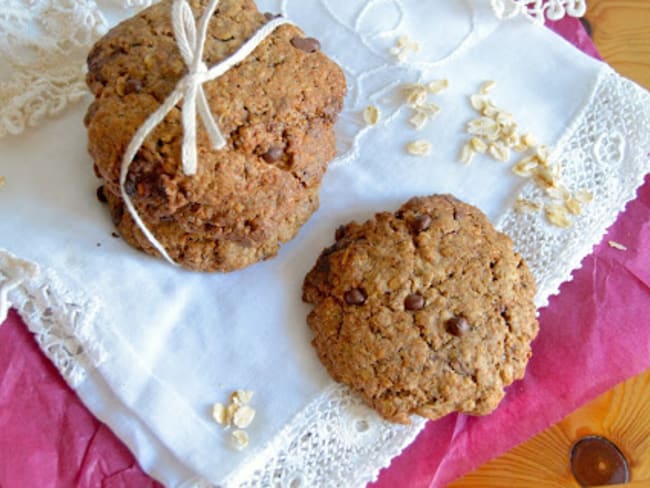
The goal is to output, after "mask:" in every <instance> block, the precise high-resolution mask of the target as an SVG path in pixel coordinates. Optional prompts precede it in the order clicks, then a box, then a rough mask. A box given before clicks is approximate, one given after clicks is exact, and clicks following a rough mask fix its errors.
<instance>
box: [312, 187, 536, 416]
mask: <svg viewBox="0 0 650 488" xmlns="http://www.w3.org/2000/svg"><path fill="white" fill-rule="evenodd" d="M534 295H535V283H534V281H533V277H532V275H531V273H530V271H529V269H528V267H527V266H526V263H525V262H524V261H523V259H522V258H521V256H519V255H518V254H516V253H515V252H514V251H513V249H512V242H511V241H510V239H509V238H508V237H507V236H506V235H504V234H501V233H499V232H497V231H496V230H495V229H494V228H493V227H492V225H491V224H490V222H489V221H488V219H487V218H486V217H485V215H484V214H483V213H481V211H480V210H478V209H477V208H475V207H472V206H471V205H467V204H465V203H462V202H460V201H459V200H457V199H455V198H453V197H452V196H449V195H442V196H440V195H436V196H430V197H423V198H413V199H411V200H410V201H408V202H407V203H406V204H405V205H403V206H402V207H401V208H400V209H399V211H397V212H395V213H379V214H377V215H376V216H375V218H374V219H373V220H369V221H367V222H365V223H364V224H357V223H354V222H353V223H350V224H348V225H346V226H342V227H340V228H339V229H338V230H337V232H336V243H335V244H334V245H333V246H331V247H329V248H327V249H325V250H324V251H323V253H322V254H321V255H320V257H319V258H318V261H317V263H316V265H315V266H314V268H313V269H312V270H311V271H310V272H309V274H308V275H307V277H306V278H305V282H304V285H303V299H304V300H305V301H306V302H308V303H312V304H313V305H314V309H313V310H312V312H311V313H310V314H309V316H308V318H307V322H308V324H309V326H310V327H311V329H312V330H313V331H314V333H315V338H314V340H313V345H314V347H315V348H316V351H317V353H318V356H319V358H320V360H321V361H322V363H323V364H324V365H325V367H326V368H327V370H328V371H329V373H330V375H331V376H332V377H333V378H334V379H335V380H336V381H339V382H342V383H345V384H347V385H349V386H350V387H351V388H352V389H353V390H355V391H356V392H358V393H359V394H360V395H361V396H362V397H363V399H364V400H365V401H366V402H367V403H368V404H369V405H370V406H371V407H373V408H374V409H375V410H377V412H379V413H380V414H381V415H382V416H383V417H384V418H386V419H388V420H391V421H393V422H400V423H409V416H410V415H411V414H418V415H421V416H423V417H427V418H430V419H436V418H439V417H442V416H444V415H446V414H448V413H450V412H453V411H460V412H464V413H468V414H476V415H483V414H487V413H489V412H491V411H492V410H494V408H496V406H497V405H498V403H499V401H500V400H501V399H502V398H503V395H504V391H503V390H504V387H505V386H507V385H509V384H511V383H512V382H513V381H514V380H516V379H520V378H522V377H523V375H524V370H525V368H526V363H527V361H528V358H529V357H530V355H531V350H530V343H531V341H532V340H533V339H534V338H535V336H536V335H537V331H538V324H537V319H536V310H535V305H534V302H533V299H534Z"/></svg>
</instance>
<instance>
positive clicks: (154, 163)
mask: <svg viewBox="0 0 650 488" xmlns="http://www.w3.org/2000/svg"><path fill="white" fill-rule="evenodd" d="M206 3H207V1H206V0H197V1H193V2H191V6H192V9H193V12H194V14H195V16H196V17H197V18H198V17H199V16H200V15H201V14H202V13H203V10H204V8H205V5H206ZM170 5H171V2H170V1H169V0H165V1H162V2H160V3H159V4H157V5H154V6H152V7H150V8H147V9H146V10H144V11H142V12H141V13H140V14H138V15H136V16H135V17H132V18H130V19H128V20H126V21H124V22H122V23H121V24H119V25H117V26H116V27H115V28H113V29H112V30H111V31H110V32H109V33H108V34H107V35H106V36H104V37H103V38H102V39H101V40H99V41H98V42H97V43H96V45H95V46H94V47H93V49H92V50H91V52H90V54H89V56H88V76H87V84H88V86H89V87H90V89H91V91H92V93H93V94H94V96H95V100H94V102H93V103H92V104H91V106H90V107H89V109H88V112H87V114H86V118H85V124H86V126H87V128H88V140H89V142H88V148H89V152H90V155H91V156H92V159H93V161H94V166H95V171H96V173H97V175H98V176H99V177H100V178H101V179H102V180H103V187H104V190H103V191H104V195H105V196H106V199H107V200H108V203H109V208H110V211H111V215H112V218H113V221H114V222H115V224H116V226H117V228H118V230H119V232H120V234H121V235H122V236H123V237H124V239H125V240H126V241H127V242H128V243H129V244H131V245H133V246H134V247H136V248H138V249H141V250H143V251H145V252H147V253H149V254H152V255H157V254H158V253H157V251H156V250H155V249H154V247H153V246H152V244H151V243H150V242H149V241H148V239H147V238H146V237H145V236H144V235H143V234H142V232H141V231H140V228H139V227H138V226H137V225H136V224H135V222H134V220H133V219H132V218H131V215H130V214H129V212H128V211H126V210H125V207H124V202H123V201H122V198H121V194H120V187H119V174H120V168H121V164H122V157H123V154H124V151H125V149H126V147H127V145H128V144H129V143H130V141H131V139H132V137H133V135H134V133H135V131H136V130H137V129H138V128H139V127H140V126H141V125H142V124H143V122H144V121H145V120H146V119H147V117H148V116H149V115H150V114H151V113H153V112H154V111H155V110H157V109H158V108H159V107H160V105H161V103H162V102H163V101H164V100H165V98H166V97H167V96H168V95H169V94H170V93H171V92H172V91H173V90H174V88H175V87H176V85H177V83H178V81H179V80H180V79H181V78H182V77H183V76H184V75H185V74H186V73H187V68H186V65H185V63H184V61H183V59H182V57H181V54H180V52H179V49H178V47H177V43H176V39H175V37H174V33H173V28H172V24H171V12H170V10H171V9H170ZM270 18H272V16H270V15H267V16H265V15H263V14H261V13H260V12H259V11H258V10H257V8H256V6H255V4H254V3H253V1H252V0H222V1H221V2H220V4H219V6H218V8H217V11H216V12H215V13H214V15H213V17H212V18H211V20H210V24H209V30H208V35H207V41H206V44H205V52H204V56H203V60H204V61H205V63H206V65H207V66H213V65H215V64H217V63H218V62H219V61H221V60H223V59H224V58H225V57H227V56H229V55H230V54H232V53H233V52H235V51H236V50H237V49H238V48H239V47H240V46H241V45H242V44H243V43H244V42H245V41H246V40H248V39H249V38H250V37H251V36H252V35H253V34H254V33H255V32H256V31H257V30H258V29H259V28H260V27H261V26H262V25H263V24H264V23H266V22H268V21H269V19H270ZM203 88H204V91H205V94H206V98H207V100H208V104H209V105H210V109H211V111H212V113H213V114H214V116H215V119H216V120H217V121H218V124H219V128H220V129H221V132H222V133H223V134H224V136H225V138H226V140H227V144H226V147H225V148H224V149H221V150H214V149H213V148H212V146H211V144H210V141H209V138H208V136H207V134H206V132H205V130H204V129H203V126H202V124H201V123H198V133H197V152H198V155H199V161H198V171H197V173H196V174H195V175H192V176H187V175H185V174H184V173H183V170H182V165H181V144H182V140H183V127H182V121H181V110H180V104H179V105H178V106H177V107H175V108H173V109H172V111H171V112H170V113H169V114H168V115H167V117H166V118H165V119H164V120H163V121H162V122H161V123H160V124H159V125H158V126H157V127H156V128H155V129H154V130H153V131H152V133H151V134H150V135H149V137H147V139H146V140H145V142H144V144H143V145H142V147H141V148H140V150H139V151H138V153H137V155H136V157H135V159H134V161H133V163H132V164H131V166H130V170H129V174H128V178H127V182H126V185H125V190H126V192H127V194H128V195H129V197H130V199H131V200H132V201H133V203H134V205H135V208H136V209H137V212H138V215H139V216H140V217H141V218H142V220H143V221H144V223H145V225H146V226H147V228H148V229H149V230H150V231H152V233H153V235H154V236H155V237H156V239H157V240H158V241H159V242H160V243H161V244H162V246H163V247H164V248H165V250H166V251H167V253H168V254H169V256H170V257H171V258H172V259H173V260H174V261H175V262H176V263H178V264H180V265H182V266H184V267H186V268H189V269H193V270H199V271H231V270H235V269H239V268H243V267H245V266H248V265H250V264H253V263H255V262H257V261H260V260H263V259H267V258H269V257H271V256H273V255H275V254H276V253H277V251H278V248H279V246H280V244H281V243H283V242H286V241H288V240H290V239H292V238H293V237H294V236H295V235H296V233H297V232H298V230H299V229H300V227H301V226H302V225H303V224H304V223H305V222H306V221H307V219H309V217H310V216H311V215H312V213H313V212H314V211H315V210H316V209H317V208H318V204H319V200H318V190H319V186H320V183H321V179H322V177H323V174H324V173H325V171H326V169H327V165H328V163H329V161H330V160H331V159H332V158H333V157H334V156H335V138H334V130H333V125H334V123H335V121H336V118H337V116H338V113H339V111H340V110H341V108H342V104H343V98H344V96H345V93H346V83H345V77H344V75H343V72H342V71H341V69H340V68H339V67H338V66H337V65H336V64H335V63H334V62H333V61H331V60H330V59H328V58H327V57H326V56H325V55H324V54H323V53H322V52H321V51H320V49H319V43H318V42H317V41H316V40H314V39H310V38H307V37H305V34H304V33H303V32H302V31H300V30H299V29H298V28H297V27H294V26H293V25H281V26H280V27H278V28H277V29H276V30H275V31H274V32H273V33H272V34H271V35H270V36H269V37H268V38H266V39H265V40H264V41H263V42H262V43H261V44H260V45H259V46H258V47H257V48H256V49H255V50H254V51H253V52H252V53H251V54H250V55H249V56H248V57H247V58H246V59H245V60H244V61H243V62H241V63H240V64H238V65H236V66H235V67H233V68H232V69H230V70H229V71H228V72H226V73H225V74H224V75H223V76H221V77H219V78H217V79H216V80H214V81H210V82H207V83H205V84H204V85H203Z"/></svg>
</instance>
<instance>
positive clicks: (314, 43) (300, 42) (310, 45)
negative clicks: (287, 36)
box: [291, 37, 320, 53]
mask: <svg viewBox="0 0 650 488" xmlns="http://www.w3.org/2000/svg"><path fill="white" fill-rule="evenodd" d="M291 45H292V46H293V47H295V48H296V49H300V50H301V51H305V52H306V53H315V52H316V51H318V50H319V49H320V42H318V39H314V38H313V37H294V38H293V39H291Z"/></svg>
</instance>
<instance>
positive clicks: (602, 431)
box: [449, 0, 650, 488]
mask: <svg viewBox="0 0 650 488" xmlns="http://www.w3.org/2000/svg"><path fill="white" fill-rule="evenodd" d="M587 3H588V5H589V10H588V12H587V15H586V20H587V21H588V23H589V25H590V26H591V31H592V38H593V40H594V42H595V44H596V46H597V47H598V50H599V51H600V53H601V54H602V56H603V58H605V60H606V61H607V62H608V63H609V64H610V65H611V66H613V67H614V69H616V70H617V71H618V72H619V73H621V74H622V75H624V76H626V77H628V78H630V79H632V80H634V81H636V82H637V83H639V84H641V85H642V86H644V87H645V88H647V89H650V0H587ZM585 435H602V436H604V437H606V438H607V439H609V440H611V441H612V442H613V443H614V444H616V445H617V446H618V448H619V449H620V450H621V451H622V452H623V453H624V454H625V456H626V458H627V460H628V462H629V465H630V474H631V483H628V484H626V485H619V486H625V487H628V486H630V487H639V488H641V487H645V488H648V487H650V370H648V371H646V372H645V373H644V374H642V375H640V376H637V377H636V378H632V379H630V380H628V381H626V382H624V383H622V384H620V385H618V386H617V387H616V388H614V389H612V390H611V391H609V392H607V393H605V394H604V395H602V396H601V397H599V398H597V399H596V400H594V401H593V402H591V403H590V404H588V405H586V406H584V407H583V408H581V409H580V410H578V411H576V412H574V413H572V414H571V415H569V416H568V417H566V418H565V419H564V420H562V421H561V422H559V423H558V424H556V425H554V426H552V427H550V428H548V429H547V430H545V431H544V432H542V433H541V434H539V435H537V436H535V437H533V438H532V439H530V440H529V441H527V442H525V443H524V444H522V445H520V446H518V447H516V448H515V449H513V450H512V451H510V452H508V453H506V454H504V455H503V456H501V457H499V458H497V459H495V460H493V461H491V462H489V463H487V464H485V465H483V466H482V467H481V468H479V469H478V470H476V471H474V472H473V473H470V474H469V475H467V476H465V477H464V478H461V479H460V480H458V481H456V482H454V483H452V484H451V485H449V488H479V487H480V488H491V487H495V488H496V487H499V488H506V487H507V488H525V487H526V488H527V487H530V488H538V487H539V488H543V487H549V488H550V487H558V488H560V487H567V488H574V487H575V488H578V487H579V486H580V485H579V484H578V483H577V481H576V480H575V478H574V477H573V475H572V473H571V468H570V464H569V452H570V450H571V446H572V445H573V444H574V442H575V441H576V440H578V439H580V438H582V437H583V436H585ZM610 486H611V485H610Z"/></svg>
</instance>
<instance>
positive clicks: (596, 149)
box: [497, 67, 650, 308]
mask: <svg viewBox="0 0 650 488" xmlns="http://www.w3.org/2000/svg"><path fill="white" fill-rule="evenodd" d="M649 154H650V94H648V92H646V91H645V90H644V89H642V88H640V87H639V86H637V85H636V84H635V83H633V82H631V81H628V80H625V79H624V78H622V77H621V76H619V75H617V74H616V73H615V72H614V71H613V70H612V69H611V68H609V67H603V70H602V71H601V73H600V75H599V78H598V80H597V83H596V87H595V89H594V92H593V93H592V96H591V99H590V101H589V103H587V104H586V105H585V107H583V109H582V111H581V113H579V114H578V115H577V117H576V118H575V120H574V122H573V124H572V126H571V127H570V128H569V129H568V130H567V131H566V132H565V134H564V136H563V137H562V138H561V139H560V141H559V142H558V143H557V144H556V147H555V150H554V151H553V154H551V159H552V160H553V162H555V163H557V164H559V166H560V168H562V180H563V181H564V182H565V183H566V184H567V186H568V187H569V188H572V189H574V190H578V189H587V190H589V191H594V201H593V202H592V203H590V204H589V205H587V206H585V208H584V211H583V214H582V215H580V216H579V217H577V218H576V219H575V220H574V224H573V226H572V227H571V228H569V229H558V228H556V227H553V226H550V225H549V224H548V223H547V222H546V221H545V219H544V217H543V215H541V214H521V213H517V212H516V211H515V210H513V209H509V210H508V211H506V213H505V214H504V215H503V217H502V218H501V220H500V221H499V223H498V224H497V227H498V228H499V230H501V231H503V232H505V233H506V234H508V235H509V236H510V237H511V238H512V240H513V242H514V243H515V247H516V249H517V251H518V252H519V253H521V254H522V256H523V257H524V258H525V259H526V261H527V262H528V263H529V266H530V268H531V271H532V272H533V275H534V276H535V278H536V281H537V298H536V305H537V307H538V308H541V307H545V306H547V305H548V301H549V298H550V297H551V296H553V295H556V294H557V293H558V292H559V291H560V285H561V284H562V283H564V282H566V281H571V279H572V273H573V272H574V271H575V270H576V269H579V268H580V264H581V262H582V259H583V258H584V257H585V256H587V255H588V254H590V253H591V251H592V249H593V247H594V246H595V245H596V244H598V242H600V240H601V239H602V237H603V235H604V234H605V233H606V231H607V228H608V227H609V226H611V225H612V223H613V222H614V221H615V220H616V217H617V216H618V214H619V213H620V212H622V211H623V210H624V209H625V206H626V205H627V203H628V202H630V201H631V200H634V198H636V194H637V189H638V188H639V187H640V186H641V185H642V184H643V181H644V179H645V175H646V174H647V173H648V172H649V171H650V157H649ZM521 197H522V198H525V199H528V200H540V199H542V197H543V192H542V190H540V189H539V188H538V187H536V186H535V185H534V184H529V185H527V186H526V187H525V188H524V189H523V191H522V194H521Z"/></svg>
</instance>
